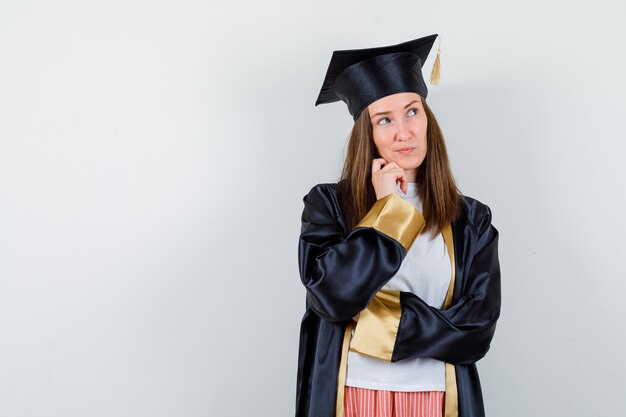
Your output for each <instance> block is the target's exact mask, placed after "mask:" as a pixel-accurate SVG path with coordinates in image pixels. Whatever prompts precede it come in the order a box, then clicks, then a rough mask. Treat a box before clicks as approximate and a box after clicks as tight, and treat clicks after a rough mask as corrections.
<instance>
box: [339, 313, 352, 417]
mask: <svg viewBox="0 0 626 417" xmlns="http://www.w3.org/2000/svg"><path fill="white" fill-rule="evenodd" d="M351 335H352V322H350V323H348V324H347V325H346V330H345V331H344V333H343V344H342V345H341V359H340V361H339V373H338V374H337V399H336V401H335V417H343V399H344V393H345V386H346V373H347V370H348V347H349V346H350V336H351Z"/></svg>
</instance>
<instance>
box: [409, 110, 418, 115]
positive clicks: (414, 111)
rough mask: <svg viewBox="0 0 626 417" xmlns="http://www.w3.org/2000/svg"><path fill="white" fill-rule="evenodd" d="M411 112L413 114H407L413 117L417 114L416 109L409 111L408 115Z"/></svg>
mask: <svg viewBox="0 0 626 417" xmlns="http://www.w3.org/2000/svg"><path fill="white" fill-rule="evenodd" d="M411 112H413V114H409V116H413V115H416V114H417V109H409V113H411Z"/></svg>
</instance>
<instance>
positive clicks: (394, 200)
mask: <svg viewBox="0 0 626 417" xmlns="http://www.w3.org/2000/svg"><path fill="white" fill-rule="evenodd" d="M425 223H426V222H425V220H424V216H423V215H422V213H421V212H420V211H419V210H418V209H416V208H415V206H413V205H412V204H411V203H409V202H407V201H405V200H404V199H403V198H402V197H400V196H399V195H398V194H396V193H391V194H387V195H386V196H384V197H383V198H381V199H379V200H377V201H376V202H375V203H374V205H373V206H372V208H370V210H369V211H368V212H367V214H366V215H365V217H363V219H362V220H361V221H360V222H359V224H357V225H356V227H373V228H374V229H376V230H378V231H380V232H382V233H384V234H386V235H387V236H389V237H391V238H393V239H395V240H397V241H398V242H400V243H401V244H402V246H404V249H406V251H407V252H408V251H409V248H410V247H411V245H412V244H413V241H414V240H415V238H416V237H417V235H418V234H419V233H420V232H421V231H422V229H423V228H424V224H425Z"/></svg>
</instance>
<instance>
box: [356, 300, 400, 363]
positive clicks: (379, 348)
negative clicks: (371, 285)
mask: <svg viewBox="0 0 626 417" xmlns="http://www.w3.org/2000/svg"><path fill="white" fill-rule="evenodd" d="M401 315H402V307H401V306H400V291H390V290H380V291H378V292H377V293H376V295H374V298H372V301H370V303H369V305H368V306H367V308H365V310H363V311H361V313H360V314H359V321H358V322H357V324H356V328H355V330H354V336H352V341H351V342H350V350H351V351H353V352H358V353H360V354H362V355H367V356H373V357H375V358H378V359H382V360H385V361H387V362H391V354H392V353H393V347H394V345H395V343H396V336H397V335H398V325H399V324H400V316H401Z"/></svg>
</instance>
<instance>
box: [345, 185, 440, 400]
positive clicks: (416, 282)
mask: <svg viewBox="0 0 626 417" xmlns="http://www.w3.org/2000/svg"><path fill="white" fill-rule="evenodd" d="M398 190H399V191H398V195H400V196H401V197H402V198H403V199H404V200H405V201H407V202H409V203H411V204H413V205H414V206H415V207H416V208H417V209H418V210H419V211H420V212H421V211H423V209H422V203H421V201H420V199H419V195H418V184H417V183H409V184H408V189H407V194H404V193H403V192H402V190H400V186H399V185H398ZM431 238H432V232H431V231H422V232H421V233H420V234H419V235H418V236H417V237H416V238H415V241H414V242H413V244H412V245H411V247H410V248H409V251H408V253H407V254H406V257H405V258H404V259H403V261H402V264H401V265H400V269H398V272H397V273H396V275H394V276H393V277H392V278H391V280H389V281H388V282H387V284H385V286H383V289H386V290H398V291H403V292H412V293H414V294H416V295H417V296H418V297H420V298H421V299H422V300H424V301H425V302H426V303H427V304H428V305H430V306H433V307H436V308H442V307H443V303H444V300H445V297H446V293H447V291H448V286H449V285H450V278H451V274H452V269H451V265H450V257H449V255H448V250H447V248H446V245H445V242H444V240H443V236H442V235H441V234H439V235H438V236H437V237H436V238H435V239H433V240H432V241H431V240H430V239H431ZM353 332H354V330H353ZM346 385H348V386H352V387H361V388H368V389H377V390H387V391H445V390H446V381H445V363H444V362H442V361H439V360H437V359H433V358H415V359H405V360H400V361H398V362H387V361H384V360H382V359H377V358H373V357H370V356H365V355H361V354H360V353H357V352H352V351H349V352H348V369H347V375H346Z"/></svg>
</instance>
